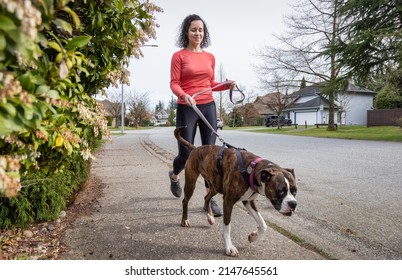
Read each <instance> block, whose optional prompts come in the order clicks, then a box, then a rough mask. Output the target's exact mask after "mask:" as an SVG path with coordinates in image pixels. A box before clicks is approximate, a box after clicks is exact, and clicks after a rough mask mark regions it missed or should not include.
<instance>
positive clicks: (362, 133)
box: [240, 126, 402, 142]
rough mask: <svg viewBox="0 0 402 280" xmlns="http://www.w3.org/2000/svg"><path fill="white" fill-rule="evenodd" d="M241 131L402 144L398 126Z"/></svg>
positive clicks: (263, 128)
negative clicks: (334, 129)
mask: <svg viewBox="0 0 402 280" xmlns="http://www.w3.org/2000/svg"><path fill="white" fill-rule="evenodd" d="M240 129H241V130H247V131H253V132H261V133H274V134H286V135H297V136H312V137H324V138H341V139H359V140H377V141H394V142H402V128H400V127H398V126H374V127H366V126H342V127H340V128H338V130H336V131H328V130H327V128H326V127H320V128H317V127H315V126H310V127H307V128H305V127H304V126H302V127H301V126H299V127H298V128H297V129H295V128H294V126H291V127H283V128H281V129H277V128H272V127H271V128H265V127H262V128H261V127H259V128H257V127H247V128H240Z"/></svg>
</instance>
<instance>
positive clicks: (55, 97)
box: [46, 89, 60, 99]
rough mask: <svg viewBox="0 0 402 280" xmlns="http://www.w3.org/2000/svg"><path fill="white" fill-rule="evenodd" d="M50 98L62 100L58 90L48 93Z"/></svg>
mask: <svg viewBox="0 0 402 280" xmlns="http://www.w3.org/2000/svg"><path fill="white" fill-rule="evenodd" d="M46 95H47V96H48V97H51V98H54V99H60V94H59V92H58V91H57V90H54V89H51V90H49V91H48V92H47V94H46Z"/></svg>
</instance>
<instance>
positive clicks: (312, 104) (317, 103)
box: [287, 96, 338, 111]
mask: <svg viewBox="0 0 402 280" xmlns="http://www.w3.org/2000/svg"><path fill="white" fill-rule="evenodd" d="M321 106H323V107H324V108H329V101H328V99H326V98H325V97H322V96H317V97H316V98H313V99H310V100H309V101H306V102H304V103H295V104H294V106H292V108H288V109H287V111H288V110H297V109H315V108H320V107H321ZM335 108H338V106H336V105H335Z"/></svg>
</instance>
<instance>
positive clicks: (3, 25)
mask: <svg viewBox="0 0 402 280" xmlns="http://www.w3.org/2000/svg"><path fill="white" fill-rule="evenodd" d="M16 28H17V26H16V25H15V23H14V22H13V21H12V20H11V19H10V18H8V17H6V16H3V15H0V29H1V30H4V31H10V30H13V29H16Z"/></svg>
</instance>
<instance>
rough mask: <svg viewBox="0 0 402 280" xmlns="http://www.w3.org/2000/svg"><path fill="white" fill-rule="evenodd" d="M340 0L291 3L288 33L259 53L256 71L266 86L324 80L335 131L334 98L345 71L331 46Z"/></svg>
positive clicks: (331, 127) (338, 20) (339, 21)
mask: <svg viewBox="0 0 402 280" xmlns="http://www.w3.org/2000/svg"><path fill="white" fill-rule="evenodd" d="M338 1H339V0H301V1H298V2H297V3H296V4H294V5H292V7H293V9H294V15H290V16H286V17H285V24H286V26H287V30H286V32H285V33H284V34H282V35H275V38H276V39H277V42H275V45H272V46H268V45H266V46H264V47H263V48H262V49H260V50H259V51H257V53H256V56H257V57H259V58H260V59H261V64H260V65H257V66H256V71H257V74H258V75H259V78H260V81H261V83H262V85H263V86H264V87H272V86H273V85H274V84H275V83H278V82H280V84H281V85H282V86H287V87H291V86H293V87H298V86H299V85H300V84H301V82H302V81H303V79H304V81H306V82H307V83H317V82H325V88H324V90H323V93H324V94H325V95H326V96H327V97H328V99H329V103H330V107H329V122H328V129H329V130H335V125H334V112H335V110H334V97H335V93H336V92H337V91H339V90H340V88H339V83H338V81H339V80H341V79H343V78H344V72H345V71H344V69H343V68H342V67H340V66H339V64H338V63H337V60H336V52H335V51H334V49H333V48H332V45H333V44H335V42H336V40H338V38H339V36H340V34H339V27H340V26H341V25H342V24H343V20H342V19H341V18H340V17H339V15H338V12H337V5H338ZM341 84H342V85H343V83H341Z"/></svg>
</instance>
